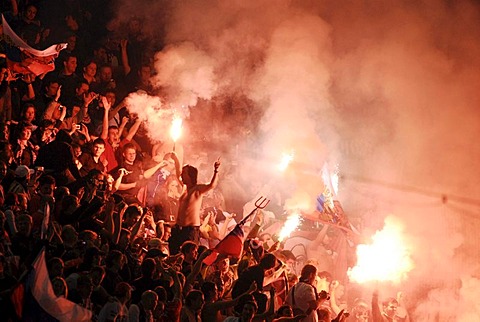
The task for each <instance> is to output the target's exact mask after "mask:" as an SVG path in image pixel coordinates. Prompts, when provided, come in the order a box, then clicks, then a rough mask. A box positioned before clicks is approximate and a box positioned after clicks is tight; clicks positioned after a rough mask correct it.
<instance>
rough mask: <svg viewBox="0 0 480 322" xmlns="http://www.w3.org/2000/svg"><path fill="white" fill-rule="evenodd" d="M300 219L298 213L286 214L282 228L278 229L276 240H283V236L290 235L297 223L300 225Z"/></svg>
mask: <svg viewBox="0 0 480 322" xmlns="http://www.w3.org/2000/svg"><path fill="white" fill-rule="evenodd" d="M300 219H301V218H300V215H299V214H291V215H290V216H288V218H287V220H286V221H285V223H284V224H283V227H282V229H281V230H280V234H279V235H278V240H279V241H283V240H284V239H285V238H287V237H288V236H290V234H291V233H292V232H293V231H294V230H295V229H297V227H298V225H300Z"/></svg>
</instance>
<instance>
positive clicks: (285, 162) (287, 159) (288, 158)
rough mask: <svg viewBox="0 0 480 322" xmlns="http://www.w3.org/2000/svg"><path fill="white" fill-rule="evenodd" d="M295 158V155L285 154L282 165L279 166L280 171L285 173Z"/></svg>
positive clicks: (291, 153)
mask: <svg viewBox="0 0 480 322" xmlns="http://www.w3.org/2000/svg"><path fill="white" fill-rule="evenodd" d="M293 156H294V153H293V152H290V153H283V154H282V160H281V161H280V164H279V165H278V170H280V171H282V172H283V171H285V170H287V168H288V165H289V164H290V163H291V162H292V161H293Z"/></svg>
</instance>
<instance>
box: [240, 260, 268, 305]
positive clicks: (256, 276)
mask: <svg viewBox="0 0 480 322" xmlns="http://www.w3.org/2000/svg"><path fill="white" fill-rule="evenodd" d="M264 278H265V272H264V271H263V268H261V267H260V266H259V265H254V266H250V267H248V268H247V269H246V270H245V271H243V272H242V274H241V275H240V277H239V278H238V280H237V281H236V283H235V285H234V286H233V290H232V298H236V297H238V296H239V295H241V294H243V293H245V292H246V291H248V289H249V288H250V285H252V283H253V282H256V283H257V289H258V290H259V291H261V290H262V289H263V279H264Z"/></svg>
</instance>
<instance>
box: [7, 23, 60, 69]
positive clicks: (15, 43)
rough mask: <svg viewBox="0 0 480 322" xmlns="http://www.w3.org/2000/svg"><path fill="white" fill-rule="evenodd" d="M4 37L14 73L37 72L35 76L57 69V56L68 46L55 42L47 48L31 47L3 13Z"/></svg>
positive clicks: (10, 65) (10, 66)
mask: <svg viewBox="0 0 480 322" xmlns="http://www.w3.org/2000/svg"><path fill="white" fill-rule="evenodd" d="M2 25H3V38H4V40H5V45H6V48H5V52H6V55H7V65H8V68H9V69H10V70H11V71H12V72H13V73H14V74H30V73H32V74H35V76H38V75H41V74H44V73H47V72H50V71H52V70H54V69H55V64H54V62H55V58H57V57H58V54H59V53H60V51H61V50H62V49H65V48H67V44H66V43H60V44H55V45H52V46H50V47H48V48H47V49H45V50H37V49H35V48H32V47H30V46H29V45H28V44H27V43H26V42H25V41H23V39H21V38H20V37H19V36H18V35H17V34H16V33H15V32H14V31H13V30H12V28H11V27H10V26H9V24H8V23H7V21H6V20H5V17H4V16H3V15H2Z"/></svg>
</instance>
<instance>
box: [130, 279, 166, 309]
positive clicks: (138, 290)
mask: <svg viewBox="0 0 480 322" xmlns="http://www.w3.org/2000/svg"><path fill="white" fill-rule="evenodd" d="M131 285H132V286H133V288H134V290H133V291H132V303H134V304H137V303H138V302H140V299H141V297H142V294H143V292H145V291H146V290H154V289H155V287H157V286H161V285H162V282H161V281H160V280H156V279H153V278H151V277H144V276H142V277H139V278H137V279H136V280H134V281H133V282H132V283H131Z"/></svg>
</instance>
